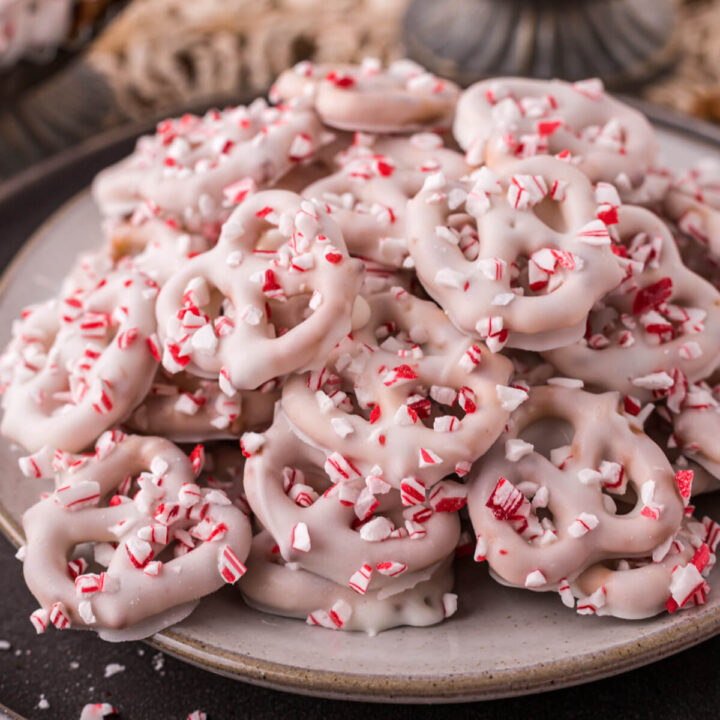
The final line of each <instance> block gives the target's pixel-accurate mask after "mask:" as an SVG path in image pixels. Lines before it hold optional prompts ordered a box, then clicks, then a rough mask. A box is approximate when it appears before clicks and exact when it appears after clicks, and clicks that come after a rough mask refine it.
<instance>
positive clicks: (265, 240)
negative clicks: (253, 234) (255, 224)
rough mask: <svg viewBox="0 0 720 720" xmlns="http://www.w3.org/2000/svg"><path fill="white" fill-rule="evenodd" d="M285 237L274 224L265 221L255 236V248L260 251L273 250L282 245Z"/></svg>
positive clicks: (285, 240) (285, 239)
mask: <svg viewBox="0 0 720 720" xmlns="http://www.w3.org/2000/svg"><path fill="white" fill-rule="evenodd" d="M287 240H288V239H287V238H286V237H285V236H284V235H283V234H282V233H281V232H280V230H278V228H277V226H276V225H272V224H270V223H266V224H265V225H264V227H263V229H262V230H261V231H260V233H259V234H258V236H257V241H256V242H255V250H257V251H260V252H268V253H269V252H274V251H275V250H277V249H278V248H280V247H282V246H283V245H284V244H285V243H286V242H287Z"/></svg>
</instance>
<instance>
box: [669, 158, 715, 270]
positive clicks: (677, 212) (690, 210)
mask: <svg viewBox="0 0 720 720" xmlns="http://www.w3.org/2000/svg"><path fill="white" fill-rule="evenodd" d="M663 210H664V212H665V213H666V214H667V216H668V217H669V218H670V219H671V220H673V221H674V222H675V223H677V226H678V228H679V229H680V231H681V232H682V233H684V234H685V235H688V236H689V237H691V238H693V239H694V240H696V241H697V242H699V243H700V244H701V245H702V246H703V247H705V248H707V250H708V251H709V252H710V254H711V255H712V256H713V257H714V258H715V259H716V260H720V164H719V163H718V162H717V161H716V160H714V159H706V160H704V161H702V162H700V163H698V164H697V165H696V166H695V167H692V168H690V169H689V170H687V171H685V172H684V173H681V174H680V175H678V176H677V177H676V178H675V180H674V182H673V184H672V187H671V188H670V190H669V191H668V192H667V194H666V195H665V197H664V199H663Z"/></svg>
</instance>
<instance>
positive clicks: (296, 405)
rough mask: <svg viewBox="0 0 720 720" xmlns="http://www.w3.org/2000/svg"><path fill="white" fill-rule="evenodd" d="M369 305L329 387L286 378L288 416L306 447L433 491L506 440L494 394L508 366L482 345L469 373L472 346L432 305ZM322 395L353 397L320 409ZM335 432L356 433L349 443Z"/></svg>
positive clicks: (398, 298)
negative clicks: (426, 456) (428, 457)
mask: <svg viewBox="0 0 720 720" xmlns="http://www.w3.org/2000/svg"><path fill="white" fill-rule="evenodd" d="M368 303H369V305H370V309H371V316H370V320H369V322H368V323H367V324H366V325H365V326H364V327H363V328H360V329H359V330H356V331H354V332H353V333H352V336H351V337H349V338H346V339H344V340H343V341H342V342H340V343H339V344H338V346H337V348H335V350H333V352H332V353H331V355H330V358H329V361H328V365H327V369H326V371H324V375H323V377H324V379H325V381H326V382H325V383H322V387H318V385H320V384H321V382H322V381H316V380H315V377H314V376H313V377H308V376H300V375H294V376H292V377H290V378H288V380H287V382H286V384H285V387H284V388H283V396H282V408H283V412H284V413H285V415H286V416H287V418H288V420H289V421H290V423H291V424H292V425H293V426H294V427H295V428H296V429H297V430H298V431H299V432H300V434H301V435H302V436H303V437H304V438H306V439H307V440H308V441H309V442H311V443H312V444H313V445H316V446H318V447H321V448H325V449H327V450H328V451H330V450H334V451H337V452H339V453H340V454H341V455H343V456H344V457H346V458H348V459H349V460H351V461H352V462H353V464H355V465H356V466H357V467H358V468H360V469H361V471H363V472H369V470H370V468H371V467H372V466H373V465H379V466H380V468H381V469H382V473H383V478H384V479H385V480H386V481H387V482H389V483H390V484H392V485H393V486H395V487H400V483H401V480H403V479H404V478H406V477H408V476H412V477H415V478H418V479H420V480H422V481H423V482H424V483H425V484H426V486H427V487H430V486H431V485H432V484H433V483H435V482H437V481H438V480H440V479H442V478H443V477H444V476H446V475H449V474H452V473H454V472H455V468H456V466H457V465H458V463H461V462H466V463H468V464H470V463H472V462H474V461H475V460H476V459H477V458H478V457H480V456H481V455H482V454H483V453H484V452H485V451H486V450H487V449H488V448H489V447H490V445H492V443H493V442H494V441H495V439H496V438H497V436H498V434H499V433H500V432H501V431H502V428H503V425H504V424H505V422H506V421H507V418H508V415H509V414H508V411H507V410H504V409H503V408H502V407H501V404H500V400H499V399H498V395H497V391H496V388H497V386H498V385H507V383H508V381H509V379H510V375H511V372H512V368H511V365H510V363H509V362H508V361H507V360H506V359H505V358H504V357H501V356H500V355H492V354H491V353H489V352H488V351H487V348H485V347H484V346H482V345H478V346H476V347H477V348H478V352H479V354H481V357H482V359H481V360H480V362H479V365H478V366H477V367H473V368H472V371H471V372H468V369H467V367H466V366H464V365H463V358H465V356H466V353H467V351H468V349H469V348H470V346H471V345H472V341H471V340H470V339H469V338H467V337H466V336H464V335H463V334H462V333H460V332H458V331H457V330H456V329H455V328H454V327H453V325H452V324H451V323H450V322H449V321H448V320H447V318H446V317H445V315H444V313H443V312H442V311H441V310H440V309H439V308H438V307H437V306H436V305H435V304H433V303H431V302H428V301H425V300H419V299H418V298H415V297H414V296H412V295H410V294H409V293H407V292H404V291H400V292H392V291H391V292H386V293H380V294H377V295H373V296H371V297H369V298H368ZM394 373H398V374H399V376H398V379H397V380H395V378H394ZM433 388H443V389H444V390H445V391H447V392H449V394H450V395H451V396H452V399H449V400H445V401H444V402H443V403H440V402H436V401H435V399H434V398H432V397H431V394H435V393H434V391H433V390H432V389H433ZM318 390H321V391H323V392H322V395H324V396H325V397H328V395H332V394H333V393H334V392H336V391H338V390H339V391H341V393H347V394H348V396H349V398H352V400H350V407H345V405H344V404H341V405H340V406H339V407H338V406H336V405H335V404H334V403H333V402H332V400H331V401H330V402H329V403H325V405H323V404H322V401H323V400H324V399H325V397H322V396H321V397H320V398H319V399H318V396H317V395H316V392H317V391H318ZM458 393H460V396H458ZM436 397H438V396H437V395H436ZM465 399H467V403H465V405H464V407H465V409H464V410H463V409H462V406H461V405H460V403H462V402H464V401H465ZM407 408H410V409H409V410H407ZM414 408H417V410H416V409H414ZM443 419H444V420H446V421H451V422H452V425H451V427H452V430H449V429H448V428H447V427H446V426H445V425H440V427H438V429H436V424H437V423H438V422H442V421H443ZM346 424H347V426H346ZM338 427H339V428H340V432H341V433H344V432H346V431H347V430H350V432H349V433H348V434H346V435H345V436H344V437H343V436H341V435H339V433H338V430H337V428H338ZM422 451H430V452H431V453H432V454H434V456H435V457H434V458H433V459H434V460H435V462H434V463H427V464H426V463H424V462H423V458H422V454H421V452H422Z"/></svg>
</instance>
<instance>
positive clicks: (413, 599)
mask: <svg viewBox="0 0 720 720" xmlns="http://www.w3.org/2000/svg"><path fill="white" fill-rule="evenodd" d="M274 544H275V541H274V540H273V539H272V536H271V535H270V534H269V533H268V532H267V531H263V532H261V533H260V534H259V535H256V536H255V538H253V544H252V549H251V551H250V556H249V558H248V572H247V575H246V576H245V577H244V578H243V582H242V584H241V585H240V589H241V590H242V594H243V597H244V598H245V601H246V602H247V603H248V605H251V606H252V607H254V608H256V609H258V610H260V611H262V612H268V613H272V614H274V615H284V616H286V617H296V618H301V619H303V620H306V619H307V622H308V624H311V623H312V621H311V620H309V619H308V616H309V615H310V614H311V613H314V612H315V611H317V610H323V609H325V610H326V611H327V610H330V609H331V608H332V607H333V605H335V604H336V603H337V602H338V601H339V600H342V601H343V602H345V603H347V605H348V606H349V607H350V608H351V614H350V617H349V619H348V620H346V621H345V622H344V623H343V624H342V626H341V627H340V628H338V629H342V630H360V631H363V632H366V633H368V634H369V635H376V634H377V633H379V632H382V631H383V630H389V629H391V628H394V627H400V626H402V625H409V626H411V627H427V626H428V625H435V624H437V623H439V622H441V621H442V620H443V619H444V617H445V613H444V608H443V603H442V598H443V595H444V594H445V593H449V592H450V591H451V590H452V584H453V572H452V562H451V561H450V559H449V558H448V559H447V560H445V561H443V562H442V563H441V564H440V565H439V566H438V567H437V569H435V570H434V572H432V573H431V574H429V576H427V577H426V575H425V573H420V574H419V576H418V577H417V578H416V582H417V584H416V585H413V586H411V587H408V588H407V589H405V590H401V591H400V592H398V593H394V594H393V595H391V596H389V597H386V596H383V595H382V592H367V593H366V594H365V595H358V594H357V593H356V592H353V591H352V590H351V589H350V588H349V587H347V585H345V586H341V585H337V584H335V583H333V582H332V581H331V580H327V579H325V578H323V577H320V576H319V575H315V574H313V573H311V572H308V571H307V570H300V569H295V570H291V569H289V568H288V567H287V565H286V564H285V563H283V561H282V557H281V556H280V554H279V553H277V552H275V553H273V546H274Z"/></svg>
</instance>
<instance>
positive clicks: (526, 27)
mask: <svg viewBox="0 0 720 720" xmlns="http://www.w3.org/2000/svg"><path fill="white" fill-rule="evenodd" d="M674 16H675V14H674V9H673V7H672V2H671V0H554V1H553V0H545V1H543V0H414V2H413V3H412V4H411V6H410V8H409V10H408V12H407V14H406V16H405V21H404V25H403V41H404V43H405V47H406V50H407V53H408V55H409V57H411V58H413V59H415V60H417V61H418V62H420V63H422V64H423V65H425V66H426V67H428V68H429V69H430V70H431V71H433V72H435V73H437V74H439V75H443V76H445V77H449V78H452V79H454V80H455V81H456V82H458V83H460V84H461V85H469V84H470V83H472V82H475V81H476V80H479V79H481V78H484V77H491V76H493V75H524V76H529V77H538V78H554V77H558V78H564V79H566V80H580V79H582V78H587V77H600V78H602V79H603V81H604V82H605V84H606V86H607V87H609V88H612V89H618V88H628V87H631V86H637V85H639V84H642V83H643V82H646V81H647V80H648V79H650V78H652V77H654V76H656V75H657V74H659V73H660V72H662V71H663V70H666V69H667V68H668V67H669V66H670V65H671V64H672V63H673V61H674V59H675V56H676V46H677V44H676V41H675V33H674V29H675V28H674V19H675V17H674Z"/></svg>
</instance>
